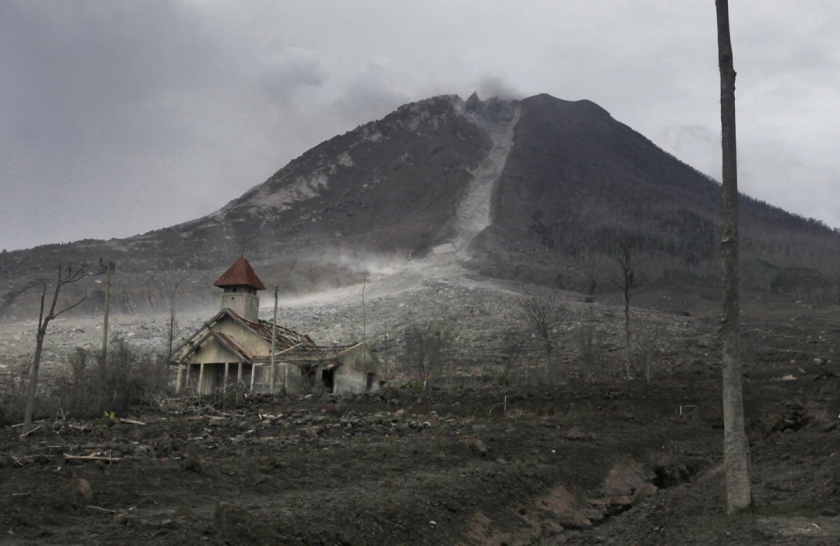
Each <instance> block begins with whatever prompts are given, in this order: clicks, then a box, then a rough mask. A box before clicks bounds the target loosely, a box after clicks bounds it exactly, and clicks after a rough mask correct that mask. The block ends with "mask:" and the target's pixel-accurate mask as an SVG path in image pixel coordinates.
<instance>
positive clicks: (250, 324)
mask: <svg viewBox="0 0 840 546" xmlns="http://www.w3.org/2000/svg"><path fill="white" fill-rule="evenodd" d="M225 317H230V318H231V319H232V320H235V321H237V322H239V323H240V324H242V325H243V326H245V327H246V328H248V329H250V330H251V331H252V332H254V333H255V334H256V335H257V336H259V337H260V338H262V340H263V341H265V343H266V344H267V345H269V346H270V345H271V330H272V325H271V323H270V322H268V321H266V320H259V321H253V320H248V319H245V318H243V317H242V316H241V315H239V314H238V313H237V312H236V311H233V310H231V309H228V308H225V309H222V310H221V311H219V312H218V313H216V316H214V317H213V318H211V319H210V320H208V321H207V322H206V323H204V325H203V326H202V327H201V328H199V329H198V330H196V331H195V332H194V333H193V335H192V336H190V338H189V339H188V340H187V341H186V342H184V343H183V344H182V345H181V346H179V347H178V348H177V349H175V350H174V351H173V352H172V357H171V358H172V360H173V361H179V360H181V359H183V358H186V357H187V356H189V355H190V354H191V353H192V352H193V351H194V350H195V349H196V348H197V347H198V346H200V345H201V344H202V343H204V341H205V340H206V339H207V338H208V337H209V336H211V335H212V336H213V337H215V338H216V339H218V340H219V341H221V342H222V344H223V345H226V346H227V347H229V348H230V349H231V350H233V351H234V352H236V353H237V354H239V355H240V356H242V357H244V358H245V360H246V361H248V362H250V361H252V360H253V359H254V355H252V354H249V353H248V352H247V351H245V350H244V349H242V348H241V347H240V346H239V344H238V343H237V342H236V341H235V340H233V339H232V338H231V337H230V336H227V335H225V334H223V333H221V332H217V331H215V330H213V326H215V325H216V324H217V323H218V322H219V321H221V320H223V319H224V318H225ZM275 340H276V342H275V351H281V352H282V351H284V350H288V349H291V348H298V347H299V348H309V347H314V348H317V347H316V346H315V342H314V341H312V338H310V337H309V336H307V335H306V334H301V333H300V332H295V331H294V330H292V329H290V328H286V327H285V326H280V325H279V324H278V325H277V330H276V336H275ZM175 355H179V356H177V357H176V356H175Z"/></svg>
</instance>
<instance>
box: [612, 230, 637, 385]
mask: <svg viewBox="0 0 840 546" xmlns="http://www.w3.org/2000/svg"><path fill="white" fill-rule="evenodd" d="M634 258H635V257H634V256H633V247H632V246H631V245H630V244H629V243H620V244H619V254H618V256H613V260H615V261H616V262H617V263H618V265H619V267H620V268H621V274H620V275H621V276H620V277H619V280H618V282H616V283H615V285H616V286H618V287H619V289H621V292H622V294H623V295H624V372H625V378H626V379H627V380H628V381H629V380H630V300H631V299H632V298H633V289H634V288H636V271H635V270H636V267H637V266H638V265H639V260H638V259H635V260H634Z"/></svg>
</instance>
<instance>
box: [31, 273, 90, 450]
mask: <svg viewBox="0 0 840 546" xmlns="http://www.w3.org/2000/svg"><path fill="white" fill-rule="evenodd" d="M94 275H99V273H85V266H84V265H82V266H81V267H79V268H78V269H75V270H74V269H73V266H72V265H70V264H68V265H67V266H66V267H65V266H64V264H62V263H61V262H59V264H58V278H57V280H56V283H55V289H54V290H53V296H52V302H51V303H50V307H49V310H48V311H47V312H46V314H44V310H45V302H46V297H47V283H43V289H42V291H41V311H40V313H39V315H38V330H37V332H36V333H35V356H34V357H33V359H32V367H31V368H30V369H29V388H28V391H27V395H26V408H25V409H24V413H23V431H22V432H21V436H25V435H27V434H29V432H30V430H31V429H32V411H33V410H34V408H35V393H36V392H37V390H38V371H39V369H40V367H41V353H42V350H43V348H44V338H45V337H46V336H47V326H49V324H50V321H52V320H53V319H55V318H57V317H59V316H60V315H62V314H64V313H66V312H67V311H69V310H71V309H73V308H74V307H78V306H79V305H81V303H82V302H83V301H85V300H86V299H87V297H83V298H82V299H80V300H78V301H77V302H76V303H73V304H70V305H68V306H67V307H65V308H64V309H62V310H61V311H56V310H55V308H56V306H57V305H58V295H59V293H60V292H61V289H62V288H64V287H65V286H67V285H68V284H73V283H75V282H78V281H80V280H82V279H83V278H85V277H90V276H94Z"/></svg>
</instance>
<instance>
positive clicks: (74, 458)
mask: <svg viewBox="0 0 840 546" xmlns="http://www.w3.org/2000/svg"><path fill="white" fill-rule="evenodd" d="M64 460H65V461H108V462H112V461H122V460H123V457H103V456H101V455H70V454H69V453H65V454H64Z"/></svg>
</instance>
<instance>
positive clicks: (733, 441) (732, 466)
mask: <svg viewBox="0 0 840 546" xmlns="http://www.w3.org/2000/svg"><path fill="white" fill-rule="evenodd" d="M715 8H716V12H717V35H718V66H719V68H720V122H721V135H722V136H721V148H722V151H723V213H722V221H721V224H722V226H721V240H720V246H721V255H722V258H723V315H724V316H723V319H722V325H721V344H722V348H723V355H722V356H723V461H724V469H725V472H726V509H727V512H729V513H732V512H734V511H736V510H741V509H744V508H747V507H748V506H750V504H752V491H751V489H750V471H749V454H748V453H747V438H746V434H745V431H744V400H743V393H742V388H741V349H740V344H739V343H740V340H739V336H740V303H739V294H738V281H739V271H738V163H737V147H736V141H735V68H734V62H733V58H732V42H731V40H730V37H729V3H728V1H727V0H715Z"/></svg>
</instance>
